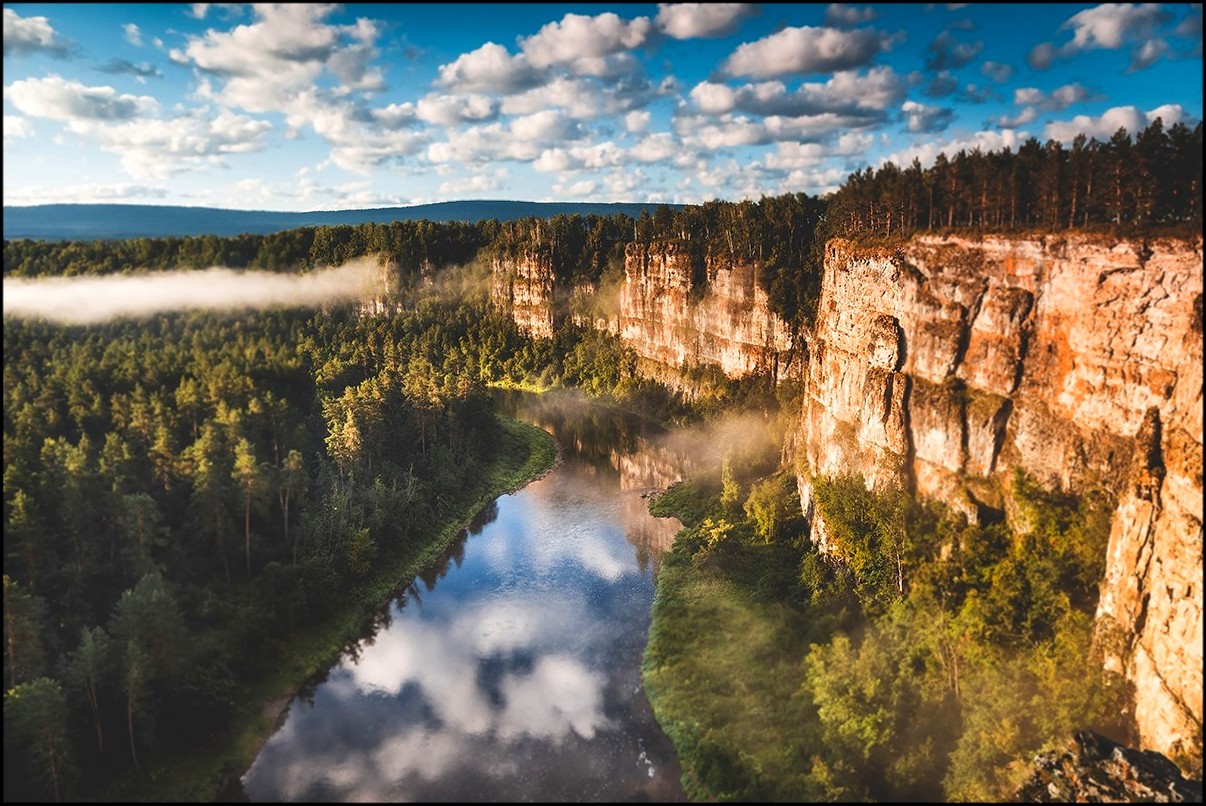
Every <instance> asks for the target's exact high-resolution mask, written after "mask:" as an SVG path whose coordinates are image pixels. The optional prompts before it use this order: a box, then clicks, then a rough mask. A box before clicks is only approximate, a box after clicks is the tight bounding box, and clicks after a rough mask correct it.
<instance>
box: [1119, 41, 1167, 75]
mask: <svg viewBox="0 0 1206 806" xmlns="http://www.w3.org/2000/svg"><path fill="white" fill-rule="evenodd" d="M1167 52H1168V43H1167V42H1165V41H1164V40H1163V39H1159V38H1152V39H1149V40H1147V41H1146V42H1144V43H1143V44H1142V45H1140V46H1139V48H1138V49H1137V50H1136V51H1135V53H1134V56H1133V57H1132V59H1131V65H1130V67H1128V68H1127V72H1128V73H1135V72H1138V71H1139V70H1143V69H1145V68H1148V67H1151V66H1152V65H1153V64H1155V63H1156V62H1158V61H1159V60H1160V57H1161V56H1163V55H1164V54H1165V53H1167Z"/></svg>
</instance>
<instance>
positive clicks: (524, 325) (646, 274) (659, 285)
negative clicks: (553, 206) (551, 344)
mask: <svg viewBox="0 0 1206 806" xmlns="http://www.w3.org/2000/svg"><path fill="white" fill-rule="evenodd" d="M755 271H756V268H755V266H753V265H751V264H745V263H736V264H733V263H727V262H724V261H720V260H711V259H710V260H707V261H706V262H705V263H704V264H703V272H704V275H705V276H704V277H698V278H697V277H695V276H694V275H693V267H692V257H691V255H690V254H689V253H688V251H687V250H686V248H685V247H684V246H683V245H682V244H680V243H677V242H674V241H659V242H656V243H651V244H650V243H640V244H638V243H632V244H629V245H628V247H627V250H626V253H625V263H624V282H623V283H622V285H621V286H620V289H619V305H618V310H616V308H615V306H614V305H591V304H590V302H589V301H587V300H586V299H585V297H587V296H590V295H591V294H594V293H596V289H595V286H593V285H583V286H581V287H575V288H560V287H558V285H557V283H556V281H555V272H554V267H553V264H552V261H551V259H549V258H547V257H542V256H539V255H537V254H523V255H520V256H519V257H517V258H509V259H505V260H503V259H495V261H494V272H493V282H492V284H491V298H492V300H493V302H494V304H495V306H497V307H498V309H499V310H501V311H503V312H504V313H507V314H508V315H509V316H511V317H512V318H513V319H514V320H515V322H516V324H518V325H519V327H520V328H521V329H523V330H524V331H525V332H527V333H528V334H530V335H531V336H533V337H536V338H542V337H547V336H551V335H552V333H553V329H554V328H555V327H557V326H559V324H560V322H562V321H563V320H566V319H571V320H572V321H575V322H577V323H578V324H583V325H590V326H593V327H595V328H596V329H599V330H608V331H610V332H612V333H615V334H617V335H619V337H620V338H621V340H623V342H624V343H625V344H626V345H627V346H629V347H631V348H632V349H633V350H634V351H635V352H636V353H637V354H638V355H639V356H641V357H642V358H644V359H646V360H647V361H648V362H650V363H651V364H654V365H657V366H658V367H662V368H665V369H667V370H671V371H674V370H678V369H679V368H680V367H682V366H683V365H684V364H686V365H703V364H714V365H716V366H718V367H720V368H721V369H722V370H723V371H724V372H725V373H726V374H727V375H729V376H730V377H740V376H743V375H749V374H751V373H763V372H770V373H772V374H774V376H775V377H776V378H780V377H782V376H783V375H784V374H785V373H786V372H787V371H788V367H789V363H790V358H791V356H792V350H791V346H792V343H791V336H790V334H789V332H788V328H787V325H786V323H785V322H783V320H782V319H780V318H779V317H778V316H777V315H776V314H775V313H774V312H773V311H772V310H771V309H770V304H769V301H768V299H767V296H766V292H764V291H763V290H762V289H761V288H760V287H759V286H758V284H757V282H756V281H755ZM701 281H702V282H701ZM569 309H585V310H592V309H593V310H598V311H608V313H606V314H602V313H600V314H599V315H597V316H586V315H584V314H582V313H581V312H579V311H577V310H575V311H572V312H571V310H569Z"/></svg>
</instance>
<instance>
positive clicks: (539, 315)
mask: <svg viewBox="0 0 1206 806" xmlns="http://www.w3.org/2000/svg"><path fill="white" fill-rule="evenodd" d="M492 268H493V275H492V279H491V284H490V299H491V302H493V304H494V306H495V307H496V308H498V309H499V310H500V311H502V312H503V313H504V314H506V315H507V316H510V317H511V318H512V319H513V320H514V321H515V324H517V325H518V326H519V329H520V330H522V331H524V332H525V333H527V334H528V335H529V336H531V337H532V338H536V339H544V338H548V337H549V336H552V335H553V325H554V317H555V316H556V314H558V313H560V312H559V311H556V310H555V305H554V274H553V261H552V259H551V258H550V257H548V256H547V255H542V254H538V253H535V252H533V253H526V254H521V255H519V256H518V257H515V258H508V259H502V258H495V259H494V262H493V267H492Z"/></svg>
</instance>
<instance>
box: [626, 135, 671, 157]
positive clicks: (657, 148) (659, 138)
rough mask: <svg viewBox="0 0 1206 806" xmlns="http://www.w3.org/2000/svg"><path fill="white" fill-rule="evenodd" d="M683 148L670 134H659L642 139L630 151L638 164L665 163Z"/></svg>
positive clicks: (630, 154)
mask: <svg viewBox="0 0 1206 806" xmlns="http://www.w3.org/2000/svg"><path fill="white" fill-rule="evenodd" d="M681 148H682V146H681V145H680V144H679V142H678V141H677V140H676V139H675V137H674V135H672V134H670V132H658V133H657V134H651V135H649V136H647V137H644V138H642V139H641V141H640V142H638V143H637V144H636V145H634V146H633V147H632V148H631V149H629V151H628V155H629V156H630V157H631V158H632V159H634V160H636V161H637V162H664V161H666V160H669V159H671V158H672V157H674V156H675V155H677V154H678V153H679V151H680V150H681Z"/></svg>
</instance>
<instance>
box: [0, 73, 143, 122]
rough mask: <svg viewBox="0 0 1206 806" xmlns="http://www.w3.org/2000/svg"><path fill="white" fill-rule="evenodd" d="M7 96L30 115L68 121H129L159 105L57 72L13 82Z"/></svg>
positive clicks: (141, 96)
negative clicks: (57, 74) (43, 76)
mask: <svg viewBox="0 0 1206 806" xmlns="http://www.w3.org/2000/svg"><path fill="white" fill-rule="evenodd" d="M4 98H5V99H6V100H8V101H11V102H12V104H13V105H14V106H16V107H17V108H18V109H20V110H21V111H22V112H24V113H25V114H27V115H29V116H31V117H35V118H48V119H50V120H59V121H64V122H67V123H81V122H91V121H115V120H129V119H131V118H135V117H138V116H140V115H146V114H151V113H154V112H155V111H156V110H157V109H158V107H159V104H158V102H157V101H156V100H155V99H154V98H152V97H150V96H148V95H124V94H119V93H118V92H117V90H115V89H113V88H112V87H88V86H85V85H83V84H81V83H79V82H78V81H71V80H68V79H65V78H62V77H61V76H56V75H50V76H46V77H45V78H26V79H22V80H20V81H14V82H13V83H12V84H10V85H9V86H7V87H5V88H4Z"/></svg>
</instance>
